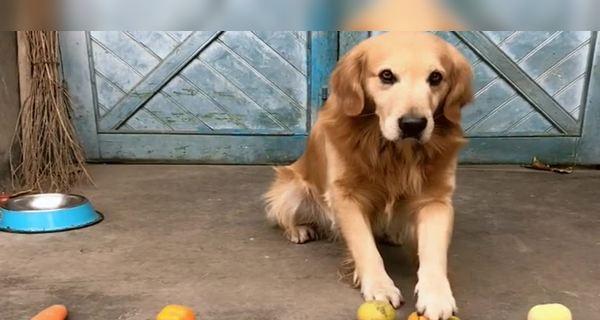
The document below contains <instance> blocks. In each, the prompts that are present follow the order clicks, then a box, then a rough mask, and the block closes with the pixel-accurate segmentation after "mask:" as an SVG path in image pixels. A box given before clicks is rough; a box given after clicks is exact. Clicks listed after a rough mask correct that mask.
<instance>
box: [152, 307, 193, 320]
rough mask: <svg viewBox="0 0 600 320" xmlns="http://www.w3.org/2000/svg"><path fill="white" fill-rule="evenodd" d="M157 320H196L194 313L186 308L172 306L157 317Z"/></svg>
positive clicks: (165, 308) (164, 309)
mask: <svg viewBox="0 0 600 320" xmlns="http://www.w3.org/2000/svg"><path fill="white" fill-rule="evenodd" d="M156 320H196V316H194V311H193V310H192V309H190V308H188V307H186V306H180V305H176V304H170V305H168V306H166V307H164V308H163V309H162V310H161V311H160V313H159V314H158V315H157V316H156Z"/></svg>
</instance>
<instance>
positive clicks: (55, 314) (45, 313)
mask: <svg viewBox="0 0 600 320" xmlns="http://www.w3.org/2000/svg"><path fill="white" fill-rule="evenodd" d="M66 318H67V307H65V306H63V305H61V304H56V305H53V306H51V307H48V308H46V309H44V310H42V311H41V312H40V313H38V314H37V315H36V316H35V317H33V318H31V320H65V319H66Z"/></svg>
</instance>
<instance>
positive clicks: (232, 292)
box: [0, 165, 600, 320]
mask: <svg viewBox="0 0 600 320" xmlns="http://www.w3.org/2000/svg"><path fill="white" fill-rule="evenodd" d="M90 170H91V172H92V174H93V176H94V177H95V180H96V184H97V185H96V186H95V187H93V186H86V187H81V188H78V189H77V190H75V191H76V192H78V193H81V194H84V195H86V196H87V197H89V198H90V199H91V200H92V201H93V203H94V205H95V206H96V208H97V209H98V210H99V211H101V212H103V213H104V214H105V217H106V219H105V221H103V222H102V223H100V224H98V225H95V226H92V227H89V228H86V229H81V230H76V231H71V232H64V233H53V234H38V235H22V234H9V233H0V289H1V290H0V310H2V319H5V320H26V319H29V318H30V317H31V316H32V315H34V314H35V313H36V312H37V311H39V310H41V309H43V308H44V307H46V306H49V305H51V304H55V303H61V304H66V305H67V306H68V307H69V309H70V311H71V316H70V317H69V319H70V320H87V319H94V320H96V319H97V320H130V319H136V320H137V319H140V320H146V319H154V317H155V315H156V313H157V312H158V311H159V310H160V309H161V308H162V307H163V306H165V305H167V304H169V303H177V304H184V305H188V306H190V307H192V308H193V309H194V310H196V311H197V313H198V315H199V319H207V320H208V319H219V320H228V319H230V320H240V319H244V320H250V319H257V320H258V319H260V320H270V319H273V320H274V319H282V320H294V319H326V320H337V319H340V320H352V319H354V318H355V312H356V308H357V307H358V306H359V305H360V303H361V298H360V294H359V292H358V290H356V289H353V288H351V286H350V285H348V284H347V283H344V282H341V281H339V279H338V274H337V271H338V268H339V267H340V264H341V262H342V259H343V258H344V254H345V253H344V249H343V244H342V243H341V242H327V241H318V242H312V243H308V244H305V245H295V244H292V243H289V242H288V241H286V240H285V239H284V238H283V237H282V236H281V233H280V232H279V231H278V230H276V229H273V228H271V227H269V226H268V225H267V224H266V222H265V220H264V208H263V203H262V200H261V193H262V192H264V190H265V189H266V187H267V185H268V183H269V181H270V179H271V178H272V170H271V169H270V168H268V167H259V166H256V167H251V166H183V165H180V166H176V165H174V166H166V165H92V166H90ZM598 190H600V172H599V171H585V170H581V171H576V172H575V173H573V174H570V175H560V174H554V173H548V172H538V171H528V170H525V169H520V168H512V167H463V168H461V169H460V170H459V176H458V190H457V194H456V197H455V204H456V228H455V233H454V240H453V245H452V248H451V252H450V268H451V271H450V278H451V281H452V283H453V289H454V293H455V296H456V299H457V303H458V305H459V308H460V312H459V316H460V317H461V318H462V319H463V320H469V319H477V320H498V319H506V320H517V319H525V318H526V314H527V311H528V309H529V308H530V307H531V306H533V305H535V304H539V303H548V302H560V303H563V304H565V305H567V306H569V307H570V308H571V310H572V311H573V315H574V319H597V318H598V314H600V304H599V303H598V301H599V300H600V271H599V270H598V266H599V265H600V231H599V230H600V210H599V209H600V197H599V196H600V193H599V191H598ZM381 250H382V252H383V255H384V260H385V263H386V269H387V270H388V272H389V273H390V274H391V275H392V278H393V279H394V280H395V282H396V284H397V285H398V286H399V287H400V288H401V290H402V291H403V293H404V296H405V297H406V298H407V299H408V303H407V305H405V306H404V307H403V308H402V309H400V310H399V312H398V319H406V317H407V315H408V314H409V313H410V312H412V309H413V304H414V301H413V297H412V292H413V290H414V284H415V281H416V278H415V273H414V267H413V266H411V264H410V263H409V261H408V259H407V258H406V257H405V256H404V255H403V254H402V250H401V249H399V248H396V247H387V246H382V247H381Z"/></svg>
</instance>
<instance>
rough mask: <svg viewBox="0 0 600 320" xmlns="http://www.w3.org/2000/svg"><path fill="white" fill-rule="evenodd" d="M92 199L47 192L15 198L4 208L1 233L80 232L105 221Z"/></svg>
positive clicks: (5, 204) (1, 218)
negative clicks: (92, 203) (96, 209)
mask: <svg viewBox="0 0 600 320" xmlns="http://www.w3.org/2000/svg"><path fill="white" fill-rule="evenodd" d="M102 219H103V216H102V214H100V213H99V212H96V211H95V210H94V208H93V207H92V205H91V204H90V202H89V201H88V199H86V198H85V197H83V196H79V195H72V194H61V193H44V194H35V195H26V196H19V197H15V198H11V199H9V200H8V202H6V203H4V204H2V205H0V231H6V232H15V233H42V232H57V231H66V230H72V229H79V228H83V227H87V226H90V225H93V224H96V223H98V222H100V221H102Z"/></svg>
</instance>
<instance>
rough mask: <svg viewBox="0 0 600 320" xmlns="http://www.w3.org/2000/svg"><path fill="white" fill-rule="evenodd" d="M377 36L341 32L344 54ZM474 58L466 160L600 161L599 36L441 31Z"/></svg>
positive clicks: (466, 125)
mask: <svg viewBox="0 0 600 320" xmlns="http://www.w3.org/2000/svg"><path fill="white" fill-rule="evenodd" d="M372 34H373V33H368V32H362V33H343V34H342V35H341V37H340V39H341V45H340V51H341V53H343V52H344V51H346V50H349V49H350V48H351V47H352V46H353V45H354V44H355V43H356V42H358V41H360V40H362V39H364V38H366V37H369V36H371V35H372ZM437 34H438V35H439V36H441V37H443V38H445V39H446V40H447V41H449V42H450V43H452V44H454V45H455V46H456V47H457V48H458V49H459V50H460V51H461V52H463V54H464V55H465V56H466V57H467V58H468V59H469V60H470V62H471V64H472V66H473V70H474V75H475V79H474V87H475V96H476V98H475V101H474V103H473V104H472V105H471V106H469V107H468V108H466V109H465V110H464V112H463V125H464V128H465V131H466V134H467V136H468V137H469V138H470V139H469V140H470V143H469V145H468V146H467V148H466V149H465V150H464V152H463V153H462V157H461V159H462V162H463V163H527V162H530V161H531V159H532V158H533V157H538V158H540V159H542V160H544V161H547V162H550V163H569V164H572V163H580V164H597V163H600V146H599V143H600V135H599V133H600V130H599V127H600V105H599V102H600V101H598V92H599V91H600V83H598V79H599V78H598V73H599V69H598V66H597V64H598V52H599V51H598V50H596V48H597V46H598V43H597V41H596V38H597V33H596V32H589V31H579V32H570V31H539V32H523V31H502V32H476V31H473V32H438V33H437Z"/></svg>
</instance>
